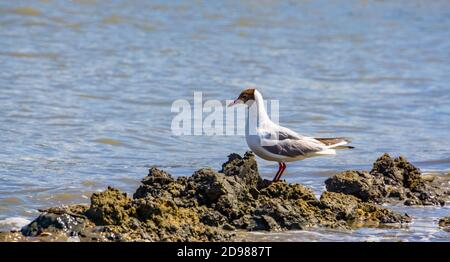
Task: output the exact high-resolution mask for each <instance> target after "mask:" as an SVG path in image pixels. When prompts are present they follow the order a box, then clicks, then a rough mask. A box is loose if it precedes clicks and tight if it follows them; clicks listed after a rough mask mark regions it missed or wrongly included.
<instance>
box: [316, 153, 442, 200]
mask: <svg viewBox="0 0 450 262" xmlns="http://www.w3.org/2000/svg"><path fill="white" fill-rule="evenodd" d="M325 185H326V188H327V190H328V191H330V192H338V193H344V194H350V195H353V196H355V197H358V198H359V199H361V200H363V201H366V202H372V203H384V202H389V201H391V200H397V201H403V203H404V204H405V205H441V206H443V205H444V204H445V201H446V199H448V195H449V194H448V191H446V190H444V189H442V188H440V187H438V186H436V185H434V184H433V183H432V182H430V181H429V180H426V179H424V178H423V177H422V175H421V172H420V170H419V169H418V168H416V167H415V166H414V165H412V164H411V163H409V162H408V161H407V160H406V159H405V158H404V157H401V156H400V157H397V158H392V157H390V156H389V155H388V154H384V155H382V156H381V157H380V158H378V159H377V160H376V161H375V163H374V164H373V168H372V170H371V171H370V172H366V171H353V170H350V171H344V172H341V173H338V174H336V175H334V176H333V177H331V178H329V179H327V180H326V181H325Z"/></svg>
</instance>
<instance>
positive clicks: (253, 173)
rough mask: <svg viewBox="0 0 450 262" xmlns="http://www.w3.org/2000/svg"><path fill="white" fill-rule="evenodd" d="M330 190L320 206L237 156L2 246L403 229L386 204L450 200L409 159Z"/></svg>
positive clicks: (57, 217) (162, 175) (158, 175)
mask: <svg viewBox="0 0 450 262" xmlns="http://www.w3.org/2000/svg"><path fill="white" fill-rule="evenodd" d="M325 185H326V188H327V191H325V192H323V193H322V195H321V196H320V198H319V199H317V198H316V196H315V195H314V193H313V191H312V190H311V189H309V188H307V187H305V186H303V185H300V184H289V183H286V182H285V181H280V182H276V183H272V182H271V181H268V180H264V179H262V178H261V176H260V175H259V173H258V167H257V163H256V160H255V156H254V155H253V153H251V152H247V153H246V154H245V155H244V156H243V157H242V156H240V155H238V154H231V155H230V156H229V157H228V161H227V162H225V163H224V164H223V165H222V169H221V170H220V171H215V170H212V169H210V168H203V169H200V170H198V171H196V172H195V173H194V174H193V175H192V176H189V177H185V176H183V177H178V178H176V179H175V178H173V177H172V176H171V175H170V174H168V173H167V172H165V171H163V170H160V169H158V168H156V167H152V168H150V170H149V174H148V175H147V176H146V177H145V178H144V179H143V180H142V181H141V185H140V186H139V188H138V189H137V190H136V192H135V193H134V194H133V196H132V197H129V196H127V194H126V193H123V192H121V191H120V190H118V189H115V188H112V187H108V188H107V189H106V190H105V191H103V192H100V193H94V194H92V196H91V203H90V205H72V206H68V207H55V208H49V209H45V210H40V211H41V212H42V214H41V215H40V216H39V217H38V218H36V219H35V220H34V221H32V222H31V223H30V224H29V225H27V226H25V227H23V228H22V229H21V230H20V231H17V232H4V233H0V241H29V240H32V241H67V240H69V241H70V240H74V241H229V240H233V239H235V233H236V232H239V231H284V230H295V229H307V228H310V227H317V226H320V227H330V228H340V229H354V228H358V227H378V226H382V225H386V224H388V225H390V224H395V225H403V224H407V223H410V222H411V218H410V217H409V216H408V215H407V214H400V213H397V212H395V211H392V210H390V209H387V208H385V207H383V206H380V204H382V203H386V202H389V203H391V202H399V201H402V203H403V204H405V205H436V206H442V205H445V202H446V201H448V199H449V195H450V190H449V189H448V188H442V187H440V186H439V185H438V183H436V181H434V180H433V179H432V180H429V179H425V178H424V176H423V175H422V174H421V172H420V170H419V169H417V168H416V167H414V166H413V165H412V164H411V163H409V162H408V161H407V160H406V159H405V158H403V157H398V158H391V157H390V156H389V155H387V154H385V155H383V156H381V157H380V158H379V159H377V160H376V161H375V163H374V165H373V168H372V170H371V171H353V170H349V171H345V172H341V173H338V174H336V175H334V176H333V177H331V178H329V179H327V180H326V181H325ZM443 221H444V220H443ZM445 221H447V222H445ZM445 221H444V222H442V223H441V224H442V225H441V226H442V227H443V228H444V230H448V218H447V220H445Z"/></svg>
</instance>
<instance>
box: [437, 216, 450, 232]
mask: <svg viewBox="0 0 450 262" xmlns="http://www.w3.org/2000/svg"><path fill="white" fill-rule="evenodd" d="M439 226H440V227H441V228H442V229H443V230H444V231H446V232H450V216H448V217H443V218H441V219H439Z"/></svg>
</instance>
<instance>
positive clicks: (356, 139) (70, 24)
mask: <svg viewBox="0 0 450 262" xmlns="http://www.w3.org/2000/svg"><path fill="white" fill-rule="evenodd" d="M449 31H450V3H449V1H431V2H430V1H419V0H413V1H345V2H340V1H272V0H263V1H226V2H225V1H220V2H219V1H214V2H213V1H171V2H170V4H168V3H167V1H94V0H83V1H79V0H78V1H71V2H60V1H53V0H48V1H1V2H0V146H1V148H2V150H0V229H1V228H2V225H1V224H3V225H4V226H5V225H6V226H9V225H10V224H11V218H25V219H31V218H33V217H34V216H36V215H37V211H36V209H37V208H41V207H48V206H53V205H61V204H71V203H80V202H81V203H87V202H88V198H89V195H90V194H91V193H92V192H95V191H98V190H102V189H104V188H105V187H106V186H108V185H111V186H114V187H118V188H120V189H122V190H125V191H127V192H129V193H131V192H133V190H134V189H135V188H136V186H137V185H138V183H139V180H140V179H141V178H142V177H144V176H145V175H146V173H147V169H148V167H149V166H151V165H157V166H159V167H161V168H163V169H165V170H167V171H169V172H170V173H172V174H173V175H175V176H179V175H190V174H192V172H193V171H195V170H197V169H199V168H201V167H205V166H211V167H213V168H215V169H220V165H221V163H222V162H224V161H225V160H226V156H227V155H228V154H229V153H231V152H238V153H244V152H245V151H246V150H247V146H246V144H245V141H244V138H243V137H242V136H215V137H208V136H182V137H178V136H173V135H172V134H171V130H170V125H171V121H172V118H173V117H174V116H175V114H174V113H172V112H171V105H172V102H173V101H175V100H177V99H187V100H189V101H192V100H193V92H194V91H199V92H203V98H204V100H206V99H218V100H220V101H223V102H225V100H226V99H234V98H235V97H236V96H237V95H238V93H239V92H240V91H241V89H243V88H245V87H247V86H256V87H257V88H258V89H259V90H260V91H261V92H262V94H263V95H264V97H265V98H267V99H278V100H279V103H280V122H281V123H282V124H283V125H285V126H287V127H290V128H292V129H294V130H296V131H298V132H300V133H303V134H306V135H315V136H324V137H326V136H349V137H351V138H352V139H353V145H354V146H355V147H356V149H355V150H352V151H342V152H340V154H338V155H336V156H332V157H323V158H315V159H308V160H305V161H302V162H297V163H293V164H290V165H289V166H288V169H287V171H286V174H285V176H284V178H285V179H287V180H288V181H289V182H298V183H302V184H304V185H307V186H310V187H313V188H314V189H315V190H316V191H317V192H320V191H321V190H323V181H324V180H325V179H326V178H327V177H328V176H330V175H332V174H333V173H335V172H337V171H341V170H345V169H369V168H370V166H371V163H372V162H373V161H374V160H375V159H376V158H377V157H378V156H379V155H381V154H382V153H384V152H388V153H391V154H393V155H399V154H402V155H404V156H406V157H407V158H408V159H409V160H410V161H412V162H413V163H414V164H415V165H417V166H418V167H420V168H421V169H422V170H423V171H426V172H433V173H438V174H439V175H445V174H447V173H448V172H449V171H450V158H449V157H450V140H449V139H448V137H449V130H450V103H448V101H449V100H450V84H449V83H450V75H449V73H448V72H450V63H449V61H450V52H449V50H450V38H449V37H448V32H449ZM259 166H260V170H261V173H262V175H263V176H264V177H265V178H271V177H272V176H273V173H274V172H275V171H276V164H274V163H270V162H266V161H263V160H259ZM399 208H400V209H401V210H403V211H404V212H407V213H408V214H410V215H412V216H413V218H414V222H413V224H412V225H410V226H409V228H404V229H389V230H387V229H360V230H357V231H354V232H335V231H328V230H323V229H317V230H311V231H301V232H289V233H282V234H278V233H277V234H262V235H261V234H256V235H255V237H259V236H261V237H263V238H265V239H275V240H276V239H284V240H287V239H293V240H295V241H309V240H314V241H326V240H330V241H341V240H345V241H346V240H354V241H364V240H388V241H430V240H433V241H440V240H447V241H448V240H450V236H449V235H450V234H448V233H444V232H443V231H440V230H439V229H438V228H437V219H438V218H439V217H442V216H444V215H450V214H449V213H450V212H449V209H448V208H428V207H426V208H404V207H399ZM8 219H9V220H8ZM5 221H9V222H5ZM13 221H15V220H14V219H13ZM19 222H20V221H19ZM8 223H9V224H8Z"/></svg>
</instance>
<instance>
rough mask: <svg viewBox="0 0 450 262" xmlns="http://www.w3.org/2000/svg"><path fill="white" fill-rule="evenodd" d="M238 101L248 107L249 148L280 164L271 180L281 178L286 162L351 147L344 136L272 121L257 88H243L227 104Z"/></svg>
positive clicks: (334, 152) (262, 156)
mask: <svg viewBox="0 0 450 262" xmlns="http://www.w3.org/2000/svg"><path fill="white" fill-rule="evenodd" d="M238 103H243V104H246V105H247V106H248V107H249V108H248V110H247V111H248V117H247V121H246V133H245V139H246V141H247V144H248V146H249V148H250V149H251V150H252V151H253V152H254V153H255V154H256V155H257V156H259V157H261V158H262V159H265V160H269V161H276V162H278V164H279V168H278V172H277V173H276V175H275V177H274V179H273V182H276V181H279V180H280V177H281V175H282V174H283V172H284V170H285V169H286V162H292V161H298V160H303V159H305V158H309V157H314V156H322V155H334V154H336V149H350V148H353V147H351V146H345V145H346V144H347V143H349V142H350V140H349V139H347V138H344V137H335V138H314V137H307V136H302V135H300V134H298V133H296V132H294V131H292V130H290V129H289V128H286V127H282V126H279V125H277V124H275V123H274V122H272V120H270V118H269V116H268V115H267V112H266V109H265V107H264V100H263V97H262V95H261V93H260V92H258V90H256V89H246V90H244V91H242V92H241V94H240V95H239V97H238V98H237V99H236V100H234V102H232V103H230V104H229V105H228V106H233V105H235V104H238ZM252 123H253V124H252Z"/></svg>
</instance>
